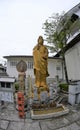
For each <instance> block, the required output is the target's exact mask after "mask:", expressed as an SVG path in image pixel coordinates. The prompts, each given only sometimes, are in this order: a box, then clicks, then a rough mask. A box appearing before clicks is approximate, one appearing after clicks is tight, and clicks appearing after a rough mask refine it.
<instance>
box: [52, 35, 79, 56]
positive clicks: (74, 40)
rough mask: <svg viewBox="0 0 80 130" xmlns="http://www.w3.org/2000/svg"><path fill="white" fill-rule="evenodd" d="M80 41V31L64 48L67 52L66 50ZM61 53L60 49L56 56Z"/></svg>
mask: <svg viewBox="0 0 80 130" xmlns="http://www.w3.org/2000/svg"><path fill="white" fill-rule="evenodd" d="M79 41H80V33H79V34H78V35H77V36H75V38H73V39H72V40H71V41H70V42H69V43H68V44H67V45H66V47H65V48H64V49H65V52H66V51H67V50H68V49H70V48H72V47H73V46H74V45H76V44H77V43H78V42H79ZM60 54H61V51H59V52H58V53H57V54H56V55H55V56H54V57H59V56H60Z"/></svg>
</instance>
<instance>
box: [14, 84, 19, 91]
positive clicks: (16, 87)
mask: <svg viewBox="0 0 80 130" xmlns="http://www.w3.org/2000/svg"><path fill="white" fill-rule="evenodd" d="M14 86H15V91H18V90H19V84H18V83H15V85H14Z"/></svg>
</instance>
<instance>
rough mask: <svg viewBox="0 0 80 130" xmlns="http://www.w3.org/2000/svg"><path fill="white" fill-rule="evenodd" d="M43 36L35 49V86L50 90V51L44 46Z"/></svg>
mask: <svg viewBox="0 0 80 130" xmlns="http://www.w3.org/2000/svg"><path fill="white" fill-rule="evenodd" d="M43 43H44V40H43V37H42V36H39V38H38V43H37V45H36V46H35V47H34V48H33V59H34V75H35V86H36V87H37V88H38V89H40V88H41V89H43V90H44V91H45V90H48V86H47V83H46V77H47V76H49V74H48V49H47V47H46V46H45V45H44V44H43Z"/></svg>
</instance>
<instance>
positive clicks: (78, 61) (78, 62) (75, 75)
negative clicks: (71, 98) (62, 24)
mask: <svg viewBox="0 0 80 130" xmlns="http://www.w3.org/2000/svg"><path fill="white" fill-rule="evenodd" d="M65 58H66V65H67V71H68V78H69V80H80V71H79V70H80V42H78V43H77V44H76V45H74V46H73V47H72V48H70V49H69V50H68V51H67V52H66V53H65Z"/></svg>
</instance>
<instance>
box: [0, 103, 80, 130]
mask: <svg viewBox="0 0 80 130" xmlns="http://www.w3.org/2000/svg"><path fill="white" fill-rule="evenodd" d="M0 107H1V106H0ZM67 107H68V108H69V113H68V114H66V115H64V116H61V117H56V118H50V119H45V120H32V119H31V118H30V112H26V119H20V118H19V117H18V111H17V110H16V109H15V106H14V105H13V104H7V105H6V107H5V108H3V109H0V130H80V105H75V106H71V105H69V104H68V105H67Z"/></svg>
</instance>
